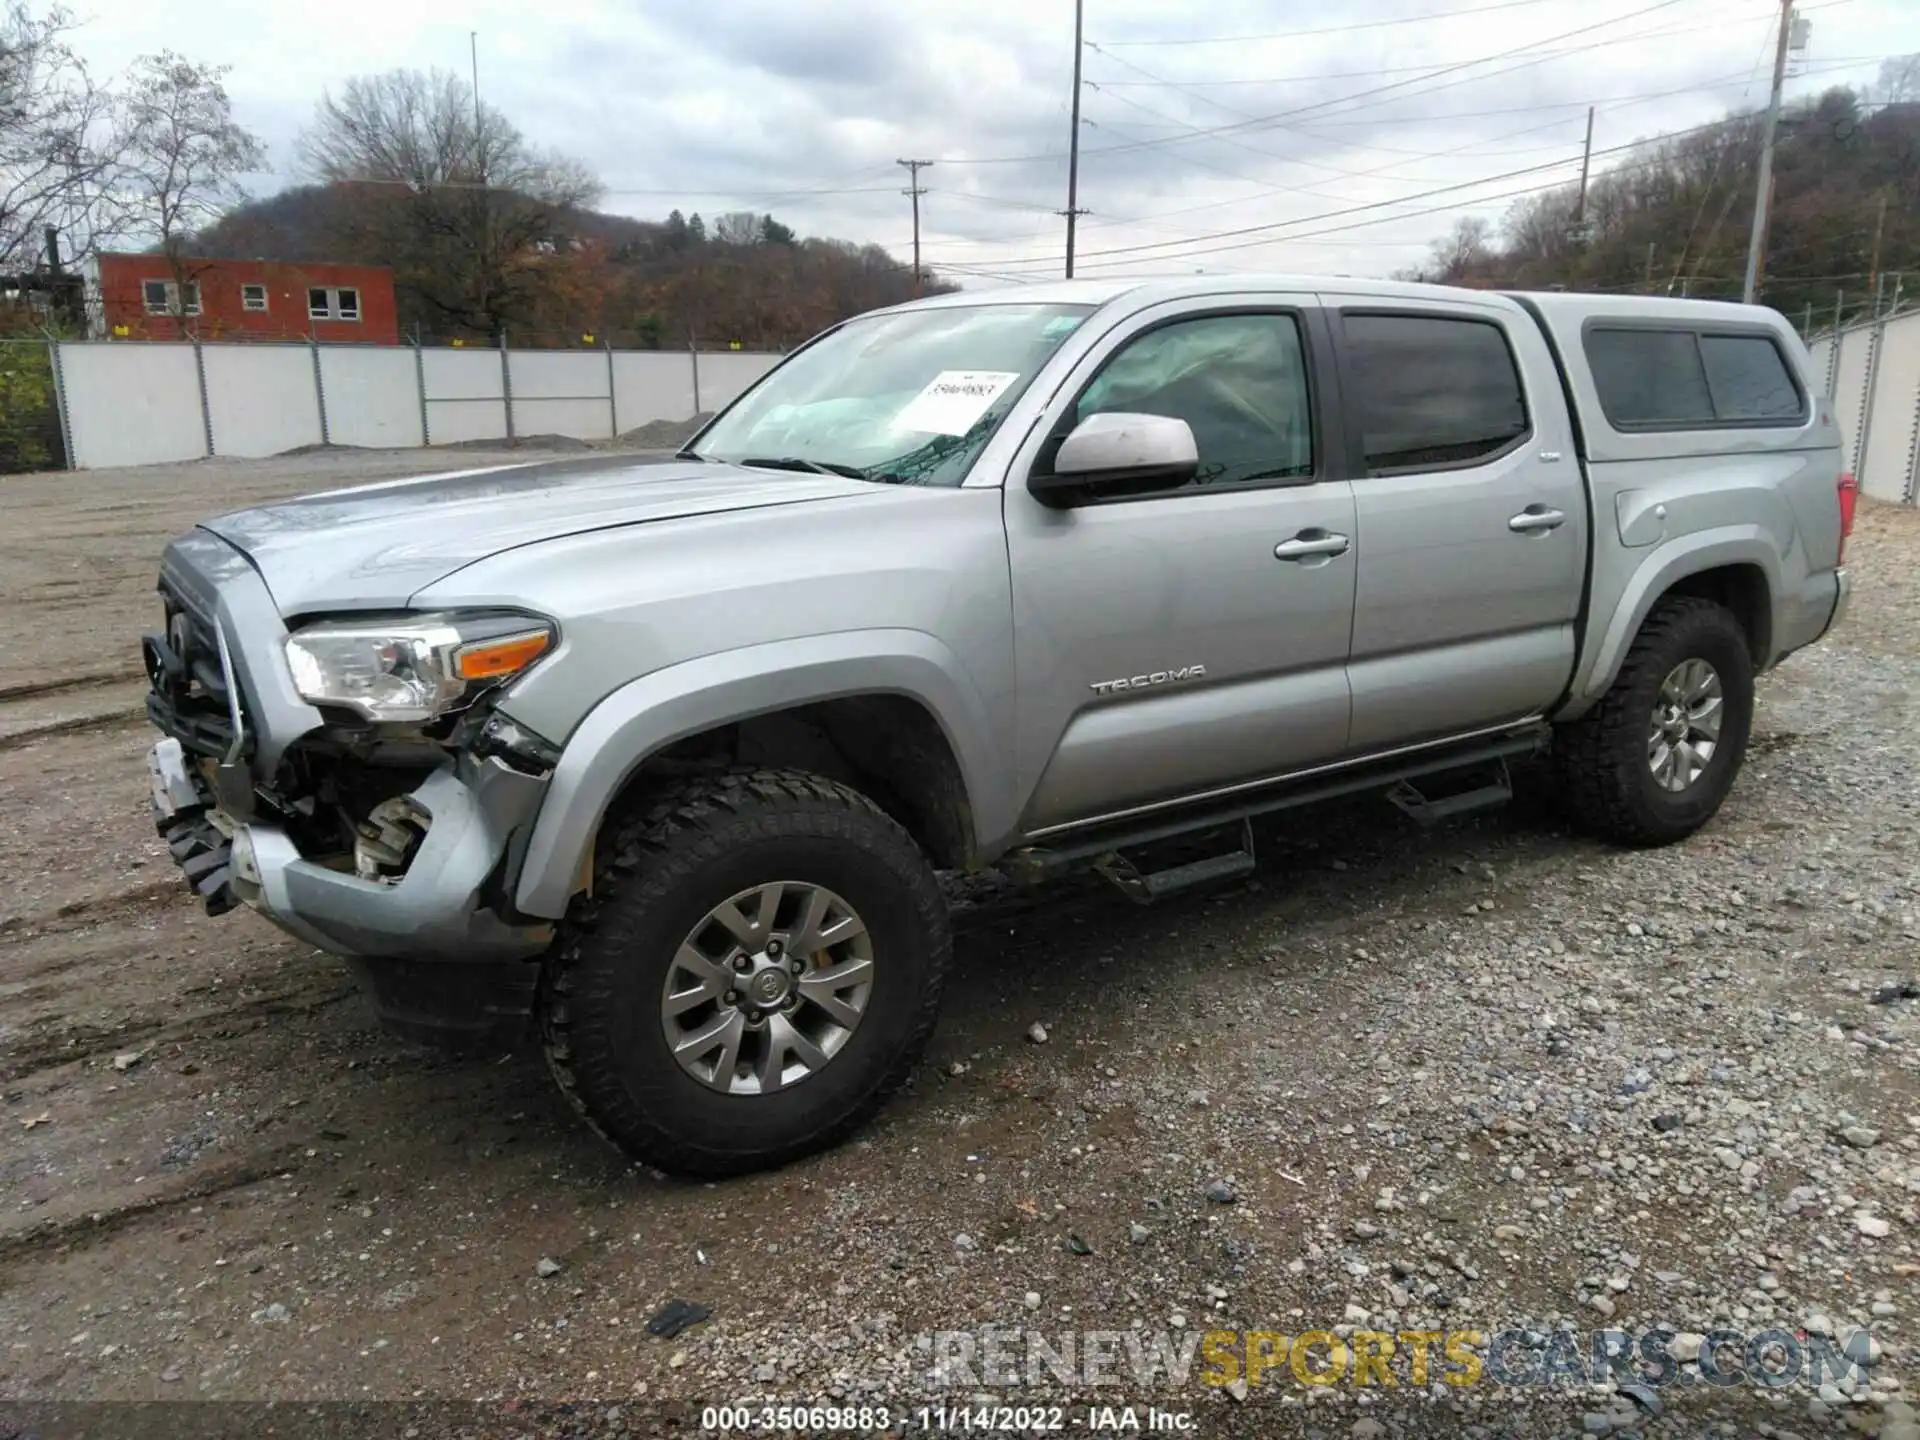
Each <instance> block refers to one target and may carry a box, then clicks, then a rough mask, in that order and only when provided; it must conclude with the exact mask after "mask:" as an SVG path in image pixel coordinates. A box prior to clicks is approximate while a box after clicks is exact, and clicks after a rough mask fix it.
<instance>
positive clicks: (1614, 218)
mask: <svg viewBox="0 0 1920 1440" xmlns="http://www.w3.org/2000/svg"><path fill="white" fill-rule="evenodd" d="M1762 120H1763V117H1762V116H1761V115H1759V114H1756V113H1751V112H1748V113H1741V114H1735V115H1730V116H1728V117H1727V118H1726V119H1725V120H1723V121H1720V122H1718V123H1716V124H1713V125H1707V126H1703V127H1700V128H1699V129H1696V130H1693V131H1689V132H1687V133H1685V134H1682V135H1678V136H1673V137H1669V138H1665V139H1661V140H1656V141H1651V142H1648V143H1646V144H1644V145H1641V146H1638V147H1636V149H1635V150H1634V151H1632V152H1631V153H1629V154H1628V155H1627V157H1626V158H1625V159H1624V160H1623V161H1622V162H1621V163H1619V164H1617V165H1615V166H1613V167H1612V168H1610V169H1607V170H1604V171H1602V172H1601V173H1599V174H1598V175H1597V176H1596V177H1595V178H1594V179H1593V182H1592V184H1591V185H1590V186H1589V188H1588V192H1587V203H1586V217H1585V218H1586V221H1587V222H1588V226H1589V227H1590V231H1589V233H1588V235H1587V236H1585V237H1584V238H1583V237H1582V235H1581V234H1580V233H1579V228H1578V227H1577V226H1576V224H1575V219H1576V215H1577V212H1578V208H1579V204H1578V202H1579V187H1578V186H1577V185H1572V186H1566V187H1562V188H1560V189H1557V190H1552V191H1549V192H1546V193H1543V194H1540V195H1534V196H1529V197H1526V198H1525V199H1523V200H1521V201H1518V202H1516V204H1515V205H1514V207H1513V209H1512V210H1511V211H1510V212H1509V214H1508V215H1507V217H1506V219H1505V221H1504V222H1503V224H1502V225H1501V226H1500V227H1499V229H1498V231H1497V232H1496V231H1494V230H1493V229H1492V228H1491V227H1487V226H1484V225H1481V224H1477V223H1475V222H1473V221H1463V222H1461V223H1460V224H1458V225H1457V226H1456V227H1455V228H1454V231H1453V232H1452V234H1451V235H1449V236H1448V237H1447V239H1445V240H1443V241H1442V242H1440V243H1439V244H1437V245H1436V246H1435V247H1434V252H1433V255H1432V256H1431V257H1430V259H1429V261H1428V263H1427V264H1426V265H1424V266H1421V267H1418V269H1417V270H1416V271H1415V272H1414V273H1415V274H1417V275H1418V277H1419V278H1423V279H1432V280H1446V281H1450V282H1454V283H1459V284H1469V285H1478V286H1486V287H1495V286H1498V287H1520V288H1527V289H1544V288H1548V287H1551V286H1564V287H1566V288H1567V289H1582V290H1610V291H1646V292H1654V293H1671V294H1675V295H1680V294H1687V295H1694V296H1707V297H1713V298H1719V299H1733V300H1737V299H1739V298H1740V293H1741V284H1742V280H1743V278H1744V276H1745V272H1746V257H1747V241H1748V231H1749V225H1750V222H1751V219H1752V215H1753V201H1754V194H1755V191H1756V189H1757V187H1758V178H1759V177H1758V156H1759V151H1760V137H1761V132H1762ZM1903 276H1904V279H1903V278H1902V277H1903ZM1876 290H1878V291H1879V293H1880V297H1881V303H1882V305H1883V306H1888V307H1890V306H1891V305H1892V304H1893V303H1894V301H1895V298H1896V296H1899V297H1902V298H1903V299H1904V301H1905V302H1906V303H1912V301H1913V300H1915V299H1916V298H1920V103H1914V102H1905V103H1895V104H1883V105H1880V106H1877V107H1875V106H1869V105H1867V104H1865V103H1864V102H1863V100H1862V98H1861V97H1860V96H1859V95H1858V94H1856V93H1854V92H1853V91H1850V90H1845V89H1834V90H1829V91H1827V92H1826V93H1825V94H1823V95H1821V96H1819V97H1818V98H1817V99H1815V100H1812V101H1809V102H1807V103H1804V104H1801V105H1796V106H1792V107H1790V108H1789V109H1788V110H1786V111H1785V112H1784V113H1783V114H1782V116H1781V121H1780V130H1779V142H1778V148H1777V151H1776V155H1775V160H1774V200H1773V214H1772V221H1771V225H1770V228H1769V234H1768V244H1767V250H1766V256H1765V263H1764V266H1763V269H1762V272H1761V288H1760V299H1761V300H1762V301H1763V302H1764V303H1766V304H1768V305H1772V306H1774V307H1775V308H1776V309H1779V310H1781V311H1783V312H1784V313H1786V314H1787V315H1789V316H1791V317H1792V318H1793V319H1794V320H1795V321H1796V322H1798V323H1802V324H1805V323H1807V320H1808V316H1809V314H1811V318H1812V325H1813V327H1814V328H1815V329H1819V328H1821V327H1823V326H1825V325H1830V324H1831V323H1832V319H1833V316H1834V312H1835V307H1836V305H1838V306H1839V307H1840V308H1841V309H1842V311H1843V312H1844V313H1845V315H1846V316H1847V317H1848V318H1849V319H1852V318H1855V317H1858V316H1860V315H1862V314H1869V313H1871V311H1872V306H1873V303H1874V293H1875V291H1876Z"/></svg>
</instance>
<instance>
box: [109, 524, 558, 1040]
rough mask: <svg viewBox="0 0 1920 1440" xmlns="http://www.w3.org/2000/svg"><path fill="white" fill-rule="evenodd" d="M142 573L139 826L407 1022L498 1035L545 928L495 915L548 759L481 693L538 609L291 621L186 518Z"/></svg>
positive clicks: (512, 658)
mask: <svg viewBox="0 0 1920 1440" xmlns="http://www.w3.org/2000/svg"><path fill="white" fill-rule="evenodd" d="M159 589H160V594H161V600H162V608H163V621H164V623H163V626H162V628H161V630H160V631H159V632H158V633H156V634H152V635H148V636H146V637H144V639H143V640H142V647H141V648H142V657H143V661H144V665H145V669H146V673H147V676H148V682H149V686H150V689H149V692H148V696H147V713H148V716H149V718H150V719H151V720H152V722H153V724H154V725H155V726H156V727H157V728H158V729H159V730H160V731H161V734H162V738H161V739H160V740H159V742H158V743H156V744H155V745H154V747H153V748H152V750H151V751H150V752H149V756H148V769H149V779H150V783H151V793H152V804H153V811H154V823H155V825H156V827H157V829H158V830H159V833H160V834H161V836H162V837H163V838H164V839H165V840H166V842H167V845H168V848H169V850H170V851H171V852H172V855H173V858H174V860H175V862H176V863H177V864H178V865H179V866H180V868H181V871H182V874H183V875H184V877H185V879H186V882H187V884H188V885H189V886H190V887H191V889H192V890H193V892H194V893H195V894H196V895H197V896H198V897H199V898H200V899H201V901H202V902H203V903H204V904H205V906H206V908H207V910H208V912H209V913H211V914H215V915H218V914H222V913H224V912H225V911H227V910H230V909H232V908H233V907H234V906H235V905H236V904H239V903H242V902H244V903H246V904H247V905H249V906H251V907H252V908H254V909H256V910H258V911H259V912H260V913H261V914H263V915H265V916H266V917H267V918H268V919H270V920H272V921H273V922H274V923H275V924H276V925H278V926H280V928H282V929H283V930H285V931H287V932H288V933H290V934H292V935H295V936H297V937H299V938H300V939H302V940H305V941H307V942H308V943H310V944H312V945H315V946H318V947H319V948H321V949H324V950H328V951H331V952H333V953H335V954H338V955H341V956H344V957H346V958H347V959H348V961H349V963H350V964H351V965H352V966H353V967H354V969H355V970H356V971H357V972H358V973H359V975H360V976H361V978H362V980H363V982H364V983H365V984H366V986H367V988H368V989H369V990H370V992H371V994H372V996H373V998H374V1001H375V1004H376V1006H377V1008H378V1009H379V1011H380V1013H381V1016H382V1018H383V1020H385V1021H386V1022H387V1024H388V1025H389V1026H390V1027H392V1028H393V1029H395V1030H397V1031H399V1032H401V1033H404V1034H407V1035H409V1036H411V1037H413V1038H417V1039H422V1040H429V1041H434V1042H439V1043H445V1042H448V1041H453V1042H459V1041H471V1042H475V1043H479V1042H487V1043H492V1042H496V1041H500V1040H504V1039H510V1038H513V1037H514V1036H516V1035H517V1034H518V1033H519V1032H520V1031H521V1030H523V1029H524V1027H525V1023H526V1020H527V1017H528V1016H529V1015H530V1014H531V1011H532V1002H533V996H534V991H535V987H536V984H537V981H538V974H539V967H538V964H537V961H538V957H539V956H540V955H541V954H542V953H543V952H544V950H545V949H546V947H547V945H548V944H549V942H550V941H551V939H552V925H551V922H550V921H544V920H538V919H535V918H532V917H527V916H522V915H519V914H517V913H516V912H515V911H514V909H513V905H512V894H513V881H514V879H515V878H516V876H517V873H518V868H519V861H520V858H521V854H522V853H523V851H524V848H525V845H526V840H527V836H528V834H529V833H530V831H531V828H532V824H533V819H534V816H535V814H536V812H537V811H538V809H539V805H540V801H541V799H542V797H543V796H544V794H545V792H546V787H547V779H548V776H549V774H550V773H551V770H552V767H553V764H554V761H555V760H556V759H557V753H556V751H555V750H554V747H553V746H551V745H549V744H548V743H547V742H546V741H544V740H543V739H541V737H539V736H536V735H533V734H530V733H529V732H527V731H525V730H524V729H522V728H520V727H518V726H515V725H514V724H512V723H511V722H509V721H508V720H507V719H506V718H505V717H504V716H501V715H499V714H497V713H496V712H495V711H494V710H493V709H492V703H491V702H492V700H493V698H494V697H495V696H496V695H497V694H498V692H499V690H500V689H501V688H502V687H503V686H504V684H506V683H508V682H510V681H511V679H512V678H514V677H515V675H516V674H517V673H518V670H517V669H516V668H514V667H515V666H516V665H518V666H520V667H521V668H524V666H525V665H526V664H529V663H531V660H530V659H529V658H528V657H529V655H531V656H532V658H535V659H537V658H538V657H539V655H540V654H541V653H543V652H544V651H545V650H546V649H548V648H551V646H552V645H553V644H554V643H556V639H557V637H556V636H555V635H554V632H553V629H552V627H551V625H550V624H548V623H547V622H544V621H541V620H538V619H537V618H535V617H526V616H514V615H479V616H470V615H464V614H463V615H459V616H453V617H445V616H432V617H416V616H408V615H404V614H401V615H387V616H371V617H352V618H351V620H350V621H346V622H342V621H330V622H329V621H322V622H318V623H315V624H311V625H300V626H297V627H296V628H295V630H294V631H293V632H292V634H291V635H290V634H289V632H288V629H287V627H286V626H285V624H284V623H283V622H282V619H281V616H280V612H279V609H278V607H277V606H276V605H275V603H274V600H273V597H272V595H271V593H270V592H269V591H268V589H267V586H266V584H265V583H264V581H262V580H261V578H260V576H259V575H258V573H257V572H256V571H255V570H254V569H253V568H252V566H251V565H249V564H248V562H247V560H246V557H245V556H244V555H242V554H241V553H240V552H239V551H238V550H236V549H235V548H234V547H232V546H230V545H228V544H227V543H226V542H225V541H223V540H221V539H219V538H218V537H216V536H213V535H212V534H210V533H208V532H206V531H195V532H193V533H192V534H190V535H188V536H185V537H183V538H182V539H180V540H178V541H176V542H175V543H174V544H173V545H172V546H171V547H169V549H168V551H167V553H166V557H165V560H164V562H163V564H162V569H161V578H160V585H159ZM383 626H384V627H386V628H385V629H383V628H382V627H383ZM389 631H391V632H393V633H392V634H389V633H388V632H389ZM396 637H397V638H396ZM476 657H477V658H476ZM296 666H298V667H299V668H300V670H301V673H300V674H299V675H296V674H295V667H296ZM476 669H478V670H481V671H483V672H484V673H481V674H479V675H478V676H477V678H462V672H465V671H473V670H476Z"/></svg>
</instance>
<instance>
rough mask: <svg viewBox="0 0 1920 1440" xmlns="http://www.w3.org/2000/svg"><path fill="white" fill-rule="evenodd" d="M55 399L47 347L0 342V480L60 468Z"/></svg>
mask: <svg viewBox="0 0 1920 1440" xmlns="http://www.w3.org/2000/svg"><path fill="white" fill-rule="evenodd" d="M58 395H59V392H58V390H57V389H56V380H55V376H54V373H53V347H52V346H50V345H49V344H48V343H47V342H46V341H44V340H17V339H0V475H19V474H22V473H24V472H26V471H30V470H63V469H65V468H66V465H67V447H66V440H65V436H64V434H63V430H62V426H61V424H60V404H59V398H58Z"/></svg>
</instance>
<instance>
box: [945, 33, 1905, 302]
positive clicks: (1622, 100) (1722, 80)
mask: <svg viewBox="0 0 1920 1440" xmlns="http://www.w3.org/2000/svg"><path fill="white" fill-rule="evenodd" d="M1864 58H1869V59H1871V58H1877V57H1864ZM1757 65H1758V62H1756V69H1757ZM1753 74H1754V72H1753V71H1736V72H1733V73H1732V74H1730V75H1726V76H1721V77H1715V79H1714V80H1712V81H1710V82H1706V84H1705V86H1704V87H1702V88H1704V89H1706V90H1708V91H1711V89H1713V88H1714V87H1716V86H1719V85H1723V84H1727V83H1731V82H1732V81H1735V80H1741V79H1746V80H1748V81H1749V83H1750V82H1751V79H1752V77H1753ZM1693 93H1698V91H1697V90H1693V89H1684V90H1671V91H1654V92H1648V93H1646V94H1642V95H1621V96H1613V97H1609V98H1607V99H1603V100H1597V101H1576V102H1570V103H1574V104H1579V105H1588V104H1593V105H1596V106H1598V108H1599V109H1600V110H1601V112H1602V113H1605V112H1607V111H1609V110H1613V109H1624V108H1627V107H1629V106H1631V105H1634V104H1638V103H1641V102H1643V101H1648V100H1659V99H1666V98H1669V97H1671V96H1673V95H1680V94H1693ZM1534 111H1535V107H1530V106H1514V107H1509V108H1508V109H1505V110H1501V111H1493V112H1487V113H1491V114H1516V113H1518V114H1527V113H1534ZM1577 118H1578V117H1572V116H1570V117H1567V118H1566V119H1565V120H1560V121H1552V122H1548V123H1549V125H1552V124H1565V123H1569V122H1570V121H1572V120H1574V119H1577ZM1730 123H1732V122H1730V121H1729V120H1728V119H1727V118H1725V117H1723V118H1722V119H1719V120H1714V121H1709V122H1707V123H1706V124H1704V125H1701V126H1697V127H1693V128H1692V129H1688V130H1681V131H1674V132H1669V133H1668V134H1667V135H1666V136H1664V137H1662V136H1656V137H1651V138H1650V139H1647V140H1645V141H1636V142H1634V143H1635V144H1638V143H1657V142H1658V141H1659V140H1660V139H1663V138H1664V139H1673V138H1678V137H1680V136H1684V135H1687V134H1693V133H1698V132H1702V131H1706V130H1710V129H1713V128H1715V127H1722V126H1726V125H1728V124H1730ZM1544 128H1548V126H1545V125H1534V126H1527V127H1523V128H1521V129H1517V130H1510V131H1504V132H1502V133H1500V134H1498V135H1494V136H1488V137H1486V138H1484V139H1482V140H1476V141H1469V142H1467V143H1465V144H1462V145H1459V146H1453V147H1449V148H1447V149H1444V150H1436V151H1421V152H1402V153H1407V154H1412V155H1413V157H1414V158H1415V159H1417V160H1431V159H1439V158H1442V157H1444V156H1448V155H1454V154H1459V153H1461V152H1463V151H1465V150H1469V149H1473V148H1475V147H1477V146H1479V145H1483V144H1492V143H1495V142H1497V141H1499V140H1504V139H1512V138H1514V137H1516V136H1519V135H1525V134H1529V133H1532V132H1533V131H1537V130H1540V129H1544ZM1531 148H1549V147H1531ZM1495 153H1500V152H1495ZM1510 153H1525V152H1510ZM1602 153H1603V154H1605V153H1608V152H1605V151H1603V152H1602ZM1564 163H1571V162H1570V161H1568V162H1564ZM1215 168H1217V167H1215ZM1381 168H1382V169H1384V168H1386V167H1381ZM1220 173H1223V174H1227V175H1233V174H1234V172H1231V171H1225V170H1222V171H1221V172H1220ZM1374 173H1377V172H1357V176H1367V175H1371V174H1374ZM1234 178H1239V179H1248V180H1251V177H1247V176H1234ZM1252 183H1261V182H1252ZM1473 183H1479V182H1473ZM1289 191H1293V192H1295V193H1304V192H1299V191H1298V187H1291V186H1280V187H1272V186H1263V188H1261V189H1259V190H1256V191H1254V192H1253V193H1250V194H1246V195H1238V196H1233V197H1230V198H1228V199H1224V200H1216V201H1209V202H1207V203H1205V204H1200V205H1189V206H1183V207H1181V208H1180V209H1177V210H1168V211H1157V212H1151V213H1149V214H1147V215H1143V216H1139V217H1128V216H1113V217H1111V218H1106V219H1097V220H1095V221H1094V224H1093V226H1091V227H1089V228H1104V229H1112V228H1115V227H1117V226H1128V227H1131V226H1144V227H1146V228H1148V229H1153V228H1155V227H1154V226H1153V225H1152V224H1151V222H1152V221H1155V220H1166V219H1173V218H1177V217H1179V216H1182V215H1191V214H1197V213H1199V212H1201V211H1205V210H1218V209H1223V208H1225V207H1228V206H1233V205H1243V204H1249V203H1252V202H1254V201H1257V200H1262V199H1265V198H1267V197H1269V196H1271V195H1274V194H1277V193H1286V192H1289ZM940 193H941V194H944V195H948V196H951V197H954V198H958V199H965V200H969V201H974V202H978V203H982V204H990V205H998V206H1002V207H1006V208H1011V209H1027V210H1034V211H1041V210H1045V209H1046V208H1047V207H1045V206H1041V205H1036V204H1033V203H1032V202H1028V201H1019V200H1012V199H1007V198H1004V197H1000V196H992V195H982V194H977V193H974V192H970V191H958V190H942V191H941V192H940ZM1384 203H1394V202H1392V201H1388V202H1384ZM1309 218H1311V217H1309ZM1281 223H1287V222H1281ZM1301 223H1304V222H1301ZM1033 238H1036V237H1034V236H1032V235H1030V234H1024V233H1023V234H1020V235H1006V236H1000V237H994V238H967V239H959V240H949V241H945V242H943V244H946V245H955V244H963V245H1010V244H1019V243H1023V242H1025V241H1027V240H1030V239H1033ZM1208 238H1209V237H1207V236H1193V235H1187V236H1182V237H1181V239H1180V240H1179V241H1178V242H1170V243H1189V244H1195V243H1200V242H1202V241H1204V240H1206V239H1208ZM1287 238H1288V239H1292V238H1294V237H1287ZM1361 243H1372V244H1379V245H1392V246H1394V247H1395V248H1409V247H1412V246H1415V245H1420V244H1424V243H1425V242H1424V241H1411V240H1410V241H1375V242H1361ZM1006 263H1009V264H1018V263H1035V264H1038V263H1044V262H1043V261H1041V260H1040V259H1039V257H1033V258H1032V259H1031V260H1009V261H1008V262H1006Z"/></svg>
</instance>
